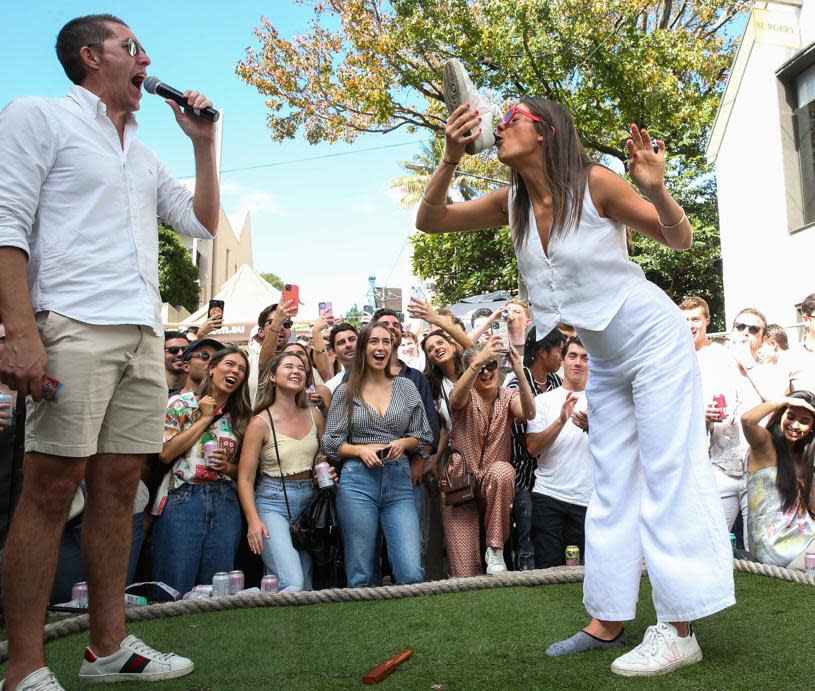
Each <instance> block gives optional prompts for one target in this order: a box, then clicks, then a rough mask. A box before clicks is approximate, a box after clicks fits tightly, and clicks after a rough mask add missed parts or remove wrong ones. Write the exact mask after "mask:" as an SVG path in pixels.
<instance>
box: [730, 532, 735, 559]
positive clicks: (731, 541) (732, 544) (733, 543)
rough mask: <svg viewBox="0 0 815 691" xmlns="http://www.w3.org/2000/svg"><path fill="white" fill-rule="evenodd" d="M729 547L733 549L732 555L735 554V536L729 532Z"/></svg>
mask: <svg viewBox="0 0 815 691" xmlns="http://www.w3.org/2000/svg"><path fill="white" fill-rule="evenodd" d="M730 548H731V549H732V550H733V556H734V557H735V556H736V536H735V535H734V534H733V533H730Z"/></svg>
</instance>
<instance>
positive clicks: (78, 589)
mask: <svg viewBox="0 0 815 691" xmlns="http://www.w3.org/2000/svg"><path fill="white" fill-rule="evenodd" d="M71 600H73V601H74V602H76V603H77V605H78V606H79V607H87V606H88V584H87V583H86V582H85V581H80V582H79V583H74V585H73V587H72V588H71Z"/></svg>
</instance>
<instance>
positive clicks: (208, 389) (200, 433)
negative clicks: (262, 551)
mask: <svg viewBox="0 0 815 691" xmlns="http://www.w3.org/2000/svg"><path fill="white" fill-rule="evenodd" d="M248 371H249V361H248V360H247V358H246V355H245V354H244V353H243V352H242V351H241V350H238V349H237V348H224V349H223V350H220V351H218V352H217V353H215V355H214V356H213V357H212V359H211V360H210V363H209V368H208V371H207V374H206V376H205V377H204V380H203V382H201V390H200V392H199V394H198V395H197V396H196V395H195V394H194V393H192V392H188V393H184V394H181V395H178V396H173V397H172V398H170V400H169V401H168V403H167V416H166V418H165V421H164V448H163V449H162V451H161V453H160V454H159V460H160V461H161V462H162V463H167V464H172V465H171V468H170V471H169V472H168V473H167V475H165V477H164V480H163V481H162V483H161V487H160V488H159V491H158V495H157V496H156V500H155V503H154V504H153V514H155V515H156V516H158V517H159V518H158V519H157V520H156V523H155V526H154V528H153V570H154V571H153V576H154V578H155V579H156V580H157V581H163V582H164V583H167V584H168V585H170V586H172V587H173V588H175V589H176V590H178V591H179V592H181V593H186V592H188V591H189V590H191V589H192V587H193V586H194V585H196V584H199V583H211V582H212V577H213V575H214V574H215V573H217V572H218V571H229V570H231V569H232V568H233V566H234V560H235V552H236V551H237V548H238V541H239V540H240V531H241V518H240V508H239V506H238V499H237V495H236V493H235V485H234V479H235V477H236V476H237V468H238V466H237V460H238V458H237V455H236V453H235V452H236V451H237V449H238V447H239V446H240V444H241V441H242V440H243V435H244V432H245V431H246V426H247V424H248V423H249V420H250V418H251V416H252V409H251V406H250V404H249V387H248V381H247V375H248ZM212 441H214V442H216V443H217V444H218V447H217V448H216V449H215V450H213V451H211V453H210V454H209V458H208V459H207V458H204V445H205V444H206V443H207V442H212Z"/></svg>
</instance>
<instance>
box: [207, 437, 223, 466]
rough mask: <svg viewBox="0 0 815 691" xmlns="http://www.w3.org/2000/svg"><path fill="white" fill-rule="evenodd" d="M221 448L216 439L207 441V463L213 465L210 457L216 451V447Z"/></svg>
mask: <svg viewBox="0 0 815 691" xmlns="http://www.w3.org/2000/svg"><path fill="white" fill-rule="evenodd" d="M220 448H221V445H220V444H219V443H218V442H217V441H215V440H214V439H213V440H212V441H208V442H206V443H205V444H204V460H205V461H206V464H207V465H209V466H211V465H212V463H210V462H209V457H210V456H211V455H212V452H213V451H215V450H216V449H220Z"/></svg>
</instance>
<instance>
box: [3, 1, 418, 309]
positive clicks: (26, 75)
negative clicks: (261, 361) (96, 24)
mask: <svg viewBox="0 0 815 691" xmlns="http://www.w3.org/2000/svg"><path fill="white" fill-rule="evenodd" d="M96 12H111V13H113V14H116V15H117V16H120V17H121V18H122V19H123V20H124V21H125V22H127V23H128V24H129V25H130V27H131V28H132V29H133V31H134V33H135V34H136V36H137V37H138V38H139V40H140V41H141V43H142V44H143V45H144V46H145V49H146V50H147V52H148V54H149V56H150V59H151V60H152V65H151V66H150V67H149V68H148V73H149V74H155V75H157V76H158V77H160V78H161V79H162V80H163V81H166V82H167V83H168V84H171V85H173V86H175V87H177V88H179V89H184V88H197V89H199V90H201V91H203V92H204V93H206V94H207V95H208V96H210V97H211V98H212V100H213V101H214V102H215V105H216V106H217V107H219V108H223V109H224V139H223V159H222V169H223V170H230V169H234V168H244V167H249V166H259V165H264V164H271V163H280V162H284V161H291V160H293V159H301V158H306V157H312V156H320V155H324V154H335V153H341V152H351V153H350V155H347V156H338V157H334V158H328V159H322V160H316V161H311V162H303V163H296V164H285V165H277V166H274V167H269V168H260V169H254V170H248V171H245V172H235V173H226V174H224V175H223V177H222V203H223V205H224V208H225V210H226V212H227V213H228V214H229V215H230V218H233V219H237V218H239V219H240V221H241V222H242V219H243V214H245V212H246V211H247V210H251V212H252V233H253V239H254V262H255V268H256V269H257V270H258V271H272V272H274V273H276V274H278V275H279V276H280V277H281V278H282V279H283V280H284V281H287V282H290V283H297V284H298V285H300V295H301V299H302V300H303V301H304V302H305V303H306V309H305V310H304V314H305V313H310V312H311V309H310V308H311V306H313V305H315V306H316V302H318V301H323V300H333V302H334V305H335V311H338V310H339V309H342V310H343V311H345V310H346V309H348V308H349V307H350V306H351V305H352V304H354V303H357V304H359V305H360V306H362V304H363V302H364V295H365V291H366V290H367V284H368V276H369V275H376V276H377V277H378V281H377V283H378V284H379V285H383V284H384V282H385V280H387V285H390V286H402V287H404V288H407V287H408V286H409V285H410V283H411V278H410V266H409V264H410V263H409V249H410V248H409V245H408V243H407V242H406V239H407V237H408V236H409V235H410V234H411V233H412V232H413V220H414V215H415V209H401V208H400V207H399V204H398V199H397V196H396V195H395V194H394V192H393V191H392V190H391V189H390V181H391V180H392V179H393V178H394V177H396V176H397V175H400V174H401V173H402V172H403V171H402V169H401V167H400V166H399V162H400V161H402V160H409V159H410V158H411V156H412V155H413V154H414V153H415V152H416V151H417V150H418V148H419V143H420V141H421V136H419V135H409V134H407V133H405V132H399V131H397V132H395V133H392V134H389V135H367V136H364V137H360V138H359V139H358V140H357V141H356V142H355V143H354V144H353V145H347V144H337V145H328V144H323V145H318V146H311V145H309V144H308V143H306V142H305V141H304V140H302V139H298V140H294V141H290V142H285V143H275V142H273V141H272V140H271V137H270V134H269V130H268V129H267V127H266V121H265V118H266V110H265V106H264V103H263V98H262V96H261V95H260V94H258V93H257V91H256V90H255V89H254V88H252V87H250V86H248V85H246V84H245V83H243V82H242V81H241V80H240V79H238V77H237V76H236V75H235V71H234V68H235V65H236V64H237V62H238V61H239V60H241V59H242V58H243V57H244V54H245V49H246V47H247V46H250V45H252V46H254V45H256V39H255V37H254V34H253V33H252V30H253V29H254V28H255V27H256V26H259V25H260V18H261V16H263V15H265V16H267V17H268V18H269V19H270V20H271V21H272V23H273V24H275V26H276V27H277V28H278V29H279V30H280V31H281V33H282V34H283V35H285V36H292V35H295V34H299V33H305V31H306V30H307V22H308V19H309V17H310V16H311V12H310V10H309V8H308V7H303V6H301V5H293V4H292V3H291V2H289V1H288V0H266V1H265V2H256V1H255V0H240V1H239V2H233V3H225V2H213V1H212V0H197V1H196V2H190V1H189V0H176V1H175V2H166V1H165V2H157V1H156V0H144V1H142V2H139V3H124V2H121V0H120V1H119V2H112V1H111V2H107V3H102V2H91V1H85V0H72V1H71V2H57V1H56V0H52V1H47V0H29V1H28V2H24V3H12V2H7V1H5V0H4V1H3V2H2V3H0V24H2V26H3V27H4V32H3V34H4V36H3V40H2V41H0V64H2V65H3V66H4V70H3V79H2V80H0V108H2V107H3V106H5V105H6V104H7V103H8V102H9V101H11V100H12V99H14V98H16V97H19V96H28V95H35V96H49V97H57V96H63V95H64V94H65V93H66V92H67V91H68V89H69V88H70V82H69V81H68V79H67V77H66V76H65V74H64V73H63V71H62V68H61V67H60V65H59V63H58V61H57V59H56V55H55V54H54V41H55V39H56V35H57V33H58V31H59V29H60V28H61V27H62V25H63V24H64V23H65V22H66V21H68V20H69V19H71V18H73V17H75V16H79V15H82V14H90V13H96ZM137 117H138V120H139V125H140V129H139V136H140V138H141V139H142V140H143V141H145V142H146V143H147V144H148V145H149V146H151V147H152V148H153V149H154V150H155V151H156V152H157V153H158V154H159V156H160V157H161V158H162V160H163V161H164V162H165V163H166V164H167V165H168V166H169V168H170V169H171V170H172V171H173V172H174V173H175V174H176V175H177V176H179V177H186V176H190V175H192V174H193V172H194V165H193V157H192V146H191V145H190V143H189V140H188V139H187V138H186V137H185V136H184V134H183V133H182V132H181V131H180V130H179V129H178V126H177V125H176V124H175V121H174V119H173V117H172V113H171V111H170V109H169V107H168V106H167V105H166V104H164V103H163V101H162V100H161V99H159V98H156V97H153V96H150V95H149V94H145V95H144V97H143V99H142V107H141V110H140V111H139V113H138V114H137ZM402 143H404V144H405V145H404V146H397V147H393V148H387V149H383V150H380V151H361V150H362V149H369V148H372V147H377V146H386V145H392V144H402ZM235 223H237V220H236V221H235ZM238 225H239V224H238ZM314 311H315V312H316V307H315V309H314Z"/></svg>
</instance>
